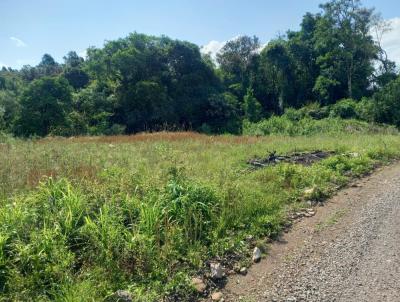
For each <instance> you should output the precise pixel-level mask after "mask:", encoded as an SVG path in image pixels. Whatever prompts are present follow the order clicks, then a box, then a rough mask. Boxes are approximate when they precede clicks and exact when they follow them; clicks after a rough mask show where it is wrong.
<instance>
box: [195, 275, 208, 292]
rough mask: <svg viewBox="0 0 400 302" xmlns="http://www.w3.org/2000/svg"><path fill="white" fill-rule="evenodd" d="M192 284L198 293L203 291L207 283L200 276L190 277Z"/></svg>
mask: <svg viewBox="0 0 400 302" xmlns="http://www.w3.org/2000/svg"><path fill="white" fill-rule="evenodd" d="M192 285H193V287H194V288H195V289H196V291H197V292H198V293H200V294H202V293H204V291H205V290H206V288H207V285H206V284H205V283H204V281H203V280H202V279H200V278H192Z"/></svg>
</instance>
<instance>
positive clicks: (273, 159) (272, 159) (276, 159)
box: [247, 150, 335, 168]
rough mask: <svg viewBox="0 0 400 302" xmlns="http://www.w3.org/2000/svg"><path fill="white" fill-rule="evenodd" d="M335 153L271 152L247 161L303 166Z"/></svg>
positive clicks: (256, 165)
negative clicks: (263, 156)
mask: <svg viewBox="0 0 400 302" xmlns="http://www.w3.org/2000/svg"><path fill="white" fill-rule="evenodd" d="M333 154H335V152H333V151H320V150H319V151H312V152H303V153H300V152H295V153H292V154H290V155H277V154H276V152H271V153H270V154H269V155H268V156H267V157H265V158H253V159H250V160H249V161H248V162H247V163H248V164H249V165H251V166H253V167H256V168H260V167H267V166H271V165H276V164H279V163H292V164H300V165H303V166H311V165H312V164H313V163H315V162H318V161H321V160H323V159H325V158H328V157H329V156H331V155H333Z"/></svg>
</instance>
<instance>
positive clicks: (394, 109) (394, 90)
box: [372, 77, 400, 127]
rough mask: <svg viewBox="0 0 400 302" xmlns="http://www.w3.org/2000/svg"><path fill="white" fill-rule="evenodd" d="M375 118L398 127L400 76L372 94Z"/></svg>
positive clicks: (399, 121) (399, 119)
mask: <svg viewBox="0 0 400 302" xmlns="http://www.w3.org/2000/svg"><path fill="white" fill-rule="evenodd" d="M372 99H373V102H374V115H375V120H376V121H377V122H380V123H387V124H393V125H396V126H397V127H400V77H398V78H397V79H396V80H394V81H392V82H390V83H389V84H387V85H386V86H385V87H383V88H382V89H381V90H380V91H378V92H376V93H375V94H374V95H373V98H372Z"/></svg>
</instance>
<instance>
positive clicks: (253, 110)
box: [243, 88, 261, 123]
mask: <svg viewBox="0 0 400 302" xmlns="http://www.w3.org/2000/svg"><path fill="white" fill-rule="evenodd" d="M243 108H244V116H245V118H246V119H248V120H249V121H250V122H253V123H254V122H258V121H259V120H260V119H261V104H260V103H259V102H258V101H257V99H256V98H255V97H254V91H253V89H251V88H249V89H247V94H246V95H245V96H244V102H243Z"/></svg>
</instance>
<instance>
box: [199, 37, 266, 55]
mask: <svg viewBox="0 0 400 302" xmlns="http://www.w3.org/2000/svg"><path fill="white" fill-rule="evenodd" d="M239 37H240V35H237V36H236V37H233V38H231V39H229V40H227V41H216V40H212V41H210V42H208V43H207V44H206V45H204V46H202V47H201V48H200V51H201V52H202V53H204V54H210V56H211V58H212V59H213V60H216V58H217V53H218V52H219V51H220V50H221V49H222V48H223V47H224V46H225V44H226V43H227V42H228V41H232V40H236V39H237V38H239ZM267 44H268V43H265V44H261V46H260V48H259V49H258V50H257V52H261V50H263V49H264V47H265V46H267Z"/></svg>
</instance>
